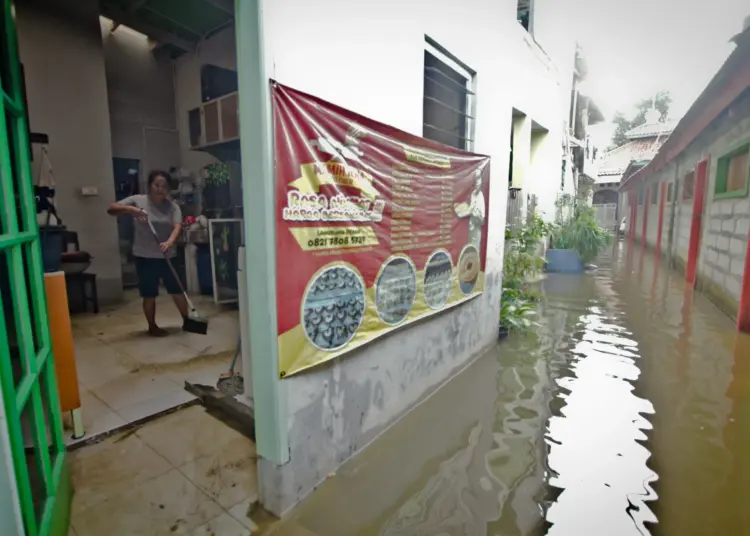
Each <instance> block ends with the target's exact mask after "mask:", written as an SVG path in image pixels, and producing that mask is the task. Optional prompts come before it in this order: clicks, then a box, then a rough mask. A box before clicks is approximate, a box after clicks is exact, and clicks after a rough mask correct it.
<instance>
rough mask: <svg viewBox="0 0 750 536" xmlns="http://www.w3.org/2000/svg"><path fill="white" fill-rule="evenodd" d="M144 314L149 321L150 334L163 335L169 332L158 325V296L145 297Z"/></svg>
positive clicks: (154, 335)
mask: <svg viewBox="0 0 750 536" xmlns="http://www.w3.org/2000/svg"><path fill="white" fill-rule="evenodd" d="M143 314H144V315H145V317H146V322H148V334H149V335H151V336H153V337H163V336H164V335H166V334H167V332H166V331H165V330H163V329H161V328H160V327H159V326H157V325H156V298H143Z"/></svg>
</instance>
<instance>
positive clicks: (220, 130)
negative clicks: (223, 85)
mask: <svg viewBox="0 0 750 536" xmlns="http://www.w3.org/2000/svg"><path fill="white" fill-rule="evenodd" d="M188 126H189V129H190V148H191V149H197V150H201V149H204V148H207V147H210V146H213V145H217V144H220V143H227V142H232V141H236V140H238V139H239V137H240V119H239V95H238V93H237V92H236V91H235V92H234V93H230V94H228V95H225V96H223V97H220V98H218V99H213V100H210V101H207V102H204V103H202V104H201V105H200V106H198V107H197V108H193V109H192V110H190V111H188Z"/></svg>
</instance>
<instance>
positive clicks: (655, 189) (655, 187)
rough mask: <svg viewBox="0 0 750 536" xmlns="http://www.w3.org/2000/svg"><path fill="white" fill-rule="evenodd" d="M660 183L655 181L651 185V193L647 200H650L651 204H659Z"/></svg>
mask: <svg viewBox="0 0 750 536" xmlns="http://www.w3.org/2000/svg"><path fill="white" fill-rule="evenodd" d="M660 185H661V182H655V183H654V184H652V185H651V193H650V194H649V201H651V204H652V205H658V204H659V186H660Z"/></svg>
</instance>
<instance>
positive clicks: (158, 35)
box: [101, 4, 196, 52]
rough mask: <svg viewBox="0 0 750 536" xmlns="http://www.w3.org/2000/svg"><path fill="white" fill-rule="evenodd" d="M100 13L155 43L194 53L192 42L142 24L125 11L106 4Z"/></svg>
mask: <svg viewBox="0 0 750 536" xmlns="http://www.w3.org/2000/svg"><path fill="white" fill-rule="evenodd" d="M101 11H102V15H104V16H105V17H107V18H109V19H112V20H113V21H114V22H115V23H118V24H124V25H125V26H129V27H131V28H133V29H134V30H136V31H138V32H141V33H144V34H146V35H148V36H149V37H151V38H153V39H156V40H157V41H161V42H163V43H167V44H170V45H174V46H176V47H177V48H180V49H182V50H184V51H185V52H194V51H195V47H196V45H195V43H193V42H192V41H188V40H187V39H182V38H181V37H178V36H176V35H174V34H171V33H169V32H167V31H166V30H163V29H161V28H156V27H155V26H152V25H150V24H148V23H145V22H142V21H140V20H138V17H136V16H135V15H133V14H132V13H128V12H127V11H123V10H121V9H118V8H116V7H112V6H111V5H106V4H103V5H102V10H101Z"/></svg>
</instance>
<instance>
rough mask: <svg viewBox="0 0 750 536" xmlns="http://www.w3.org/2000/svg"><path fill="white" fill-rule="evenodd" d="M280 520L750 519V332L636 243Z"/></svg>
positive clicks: (746, 527) (692, 523)
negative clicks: (531, 328) (528, 330)
mask: <svg viewBox="0 0 750 536" xmlns="http://www.w3.org/2000/svg"><path fill="white" fill-rule="evenodd" d="M541 290H542V291H543V295H544V297H543V300H542V303H541V304H540V306H539V309H540V318H539V322H540V324H541V327H540V328H539V329H537V330H536V331H535V332H533V333H530V334H527V335H511V337H510V338H508V339H507V340H505V341H502V342H499V343H498V344H497V346H496V347H494V348H493V349H492V350H491V351H490V352H488V353H487V354H486V355H485V356H483V357H481V358H479V359H478V360H477V361H475V362H474V363H473V364H472V365H471V366H470V367H468V368H467V369H466V370H465V371H464V372H462V373H461V374H460V375H459V376H457V377H456V378H455V379H453V380H451V381H450V382H449V383H448V384H446V385H445V386H444V387H443V388H442V389H440V390H439V391H438V392H437V393H436V394H435V395H434V396H432V397H430V398H429V399H428V400H427V401H426V402H425V403H424V404H422V405H420V406H419V407H417V408H416V409H415V410H414V411H412V412H411V413H410V414H408V415H407V416H406V417H405V418H404V419H402V420H401V421H400V422H399V423H397V425H395V426H394V427H392V428H391V429H390V430H388V431H387V432H386V433H385V434H384V435H383V436H382V437H381V438H379V439H378V440H377V441H376V442H375V443H374V444H373V445H371V446H370V447H368V448H367V449H365V451H364V452H363V453H361V454H360V455H358V456H357V457H356V458H354V459H353V460H351V461H350V462H348V463H347V464H345V465H344V466H343V467H342V468H341V469H340V470H339V471H338V472H337V474H336V475H335V476H333V477H332V478H330V479H329V480H327V481H326V482H325V483H324V484H323V485H322V486H321V487H320V488H319V489H318V490H317V491H316V492H315V493H314V494H313V495H311V496H310V497H309V498H308V499H307V500H306V501H305V502H304V503H303V504H302V505H300V506H299V507H297V508H296V509H295V510H294V511H293V512H292V514H291V516H290V520H289V522H287V523H284V524H283V525H282V528H281V529H280V530H279V531H278V532H274V533H275V534H281V535H284V534H287V535H291V534H300V535H301V534H305V535H308V536H309V535H318V536H365V535H368V536H369V535H383V536H474V535H478V536H479V535H488V536H515V535H537V534H550V535H555V536H598V535H603V536H604V535H607V536H610V535H637V534H654V535H670V536H692V535H704V534H705V535H712V536H713V535H717V536H718V535H732V536H734V535H750V338H748V337H747V336H742V335H737V334H736V333H735V331H734V324H733V322H732V321H731V320H730V319H729V318H727V317H726V316H724V315H723V314H722V313H720V312H719V311H718V310H717V309H716V308H715V307H714V306H713V305H712V304H711V303H710V302H709V301H708V300H707V299H706V298H705V297H704V296H702V295H700V294H696V295H693V294H692V293H691V292H689V291H686V290H685V285H684V279H683V278H682V277H681V276H680V275H679V274H678V273H676V272H674V271H671V270H670V269H669V268H668V267H667V266H666V262H665V261H663V260H662V261H660V262H657V259H656V258H655V257H653V256H652V255H650V254H648V253H645V254H644V253H642V252H641V251H640V250H638V249H635V250H633V251H628V249H627V244H625V243H619V244H617V245H616V246H615V250H614V252H613V255H612V256H611V257H610V256H608V257H607V258H605V259H603V260H602V262H601V265H600V267H599V270H598V271H597V272H595V273H591V274H586V275H583V276H562V275H559V276H552V275H550V276H549V277H548V278H547V279H546V280H545V281H543V283H542V285H541Z"/></svg>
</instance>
